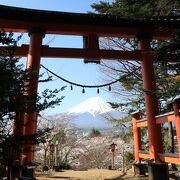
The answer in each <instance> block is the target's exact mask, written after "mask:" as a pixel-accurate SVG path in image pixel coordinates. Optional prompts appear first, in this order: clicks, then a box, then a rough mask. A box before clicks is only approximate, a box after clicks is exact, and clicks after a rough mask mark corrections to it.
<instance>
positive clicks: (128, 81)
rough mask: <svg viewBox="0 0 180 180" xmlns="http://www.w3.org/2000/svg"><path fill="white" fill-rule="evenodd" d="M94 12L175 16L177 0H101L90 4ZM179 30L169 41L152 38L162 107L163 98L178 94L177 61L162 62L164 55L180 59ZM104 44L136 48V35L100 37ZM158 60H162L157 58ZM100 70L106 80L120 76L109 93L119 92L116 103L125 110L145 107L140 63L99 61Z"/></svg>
mask: <svg viewBox="0 0 180 180" xmlns="http://www.w3.org/2000/svg"><path fill="white" fill-rule="evenodd" d="M92 7H93V8H94V10H95V12H97V13H100V14H111V15H118V16H120V17H123V18H131V19H132V18H135V19H142V18H144V17H147V18H148V17H152V16H153V17H154V16H168V15H169V16H170V15H173V16H176V15H178V10H177V9H178V8H180V2H179V1H176V0H175V1H169V0H158V1H147V0H143V1H134V0H114V1H112V2H111V3H109V2H107V1H100V2H99V3H94V4H92ZM179 42H180V41H179V33H177V34H175V35H174V38H173V39H172V40H171V41H153V42H152V44H151V45H152V48H153V49H154V51H155V52H156V57H155V63H154V65H155V71H156V80H157V91H156V92H155V93H156V96H157V98H158V99H159V100H160V101H159V102H160V107H161V111H164V109H165V108H166V103H165V102H166V101H167V99H169V98H173V97H175V96H176V95H178V94H179V92H178V90H179V87H180V80H179V78H178V77H179V74H180V72H179V64H177V63H174V64H172V63H167V62H162V60H165V59H167V58H176V60H177V59H179V48H178V47H179V45H178V44H179ZM101 45H102V46H103V47H104V48H110V49H113V48H114V49H120V50H136V49H137V48H138V46H137V40H136V39H124V38H104V39H101ZM159 60H161V62H159ZM100 69H101V71H102V72H103V73H104V74H105V75H106V76H107V78H109V80H111V79H112V78H113V79H118V78H120V81H119V84H117V85H115V86H114V87H113V88H112V90H113V91H112V93H115V94H117V95H119V96H120V97H121V99H122V102H121V103H120V104H119V105H120V106H121V107H122V109H126V111H128V112H132V111H136V110H138V109H144V106H145V104H144V98H143V93H144V89H143V82H142V75H141V64H140V63H139V62H133V63H132V62H128V61H118V62H102V64H101V66H100Z"/></svg>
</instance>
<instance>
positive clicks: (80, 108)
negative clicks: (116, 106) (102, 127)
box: [68, 97, 112, 116]
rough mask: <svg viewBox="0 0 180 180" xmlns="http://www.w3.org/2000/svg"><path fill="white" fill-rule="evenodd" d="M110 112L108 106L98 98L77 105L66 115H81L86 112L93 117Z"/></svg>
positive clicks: (110, 109)
mask: <svg viewBox="0 0 180 180" xmlns="http://www.w3.org/2000/svg"><path fill="white" fill-rule="evenodd" d="M110 111H112V108H111V106H110V104H108V103H107V102H106V101H105V100H104V99H102V98H100V97H92V98H89V99H87V100H86V101H84V102H82V103H80V104H79V105H77V106H75V107H73V108H71V109H70V110H69V111H68V113H69V114H73V113H76V114H81V113H84V112H88V113H90V114H92V115H93V116H94V115H96V114H104V113H108V112H110Z"/></svg>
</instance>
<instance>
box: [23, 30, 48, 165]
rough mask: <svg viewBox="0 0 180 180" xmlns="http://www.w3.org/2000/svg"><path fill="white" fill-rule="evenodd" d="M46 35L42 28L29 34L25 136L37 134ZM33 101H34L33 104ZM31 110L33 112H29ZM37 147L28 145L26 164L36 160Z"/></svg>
mask: <svg viewBox="0 0 180 180" xmlns="http://www.w3.org/2000/svg"><path fill="white" fill-rule="evenodd" d="M44 35H45V31H44V30H43V29H41V28H32V29H31V30H30V32H29V36H30V45H29V52H28V57H27V64H26V69H27V72H28V73H27V77H26V80H25V86H24V96H26V98H27V101H29V100H30V102H27V103H25V108H27V112H26V113H25V114H24V124H25V132H24V134H23V135H24V136H28V135H30V136H31V135H34V134H36V132H37V113H36V97H37V91H38V79H39V69H40V59H41V48H42V40H43V37H44ZM31 99H33V101H32V102H31ZM28 108H31V109H32V111H28V110H29V109H28ZM34 151H35V145H34V142H30V143H26V144H25V150H24V155H25V156H26V159H25V162H26V164H31V163H32V161H33V160H34Z"/></svg>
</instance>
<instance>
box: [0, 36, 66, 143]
mask: <svg viewBox="0 0 180 180" xmlns="http://www.w3.org/2000/svg"><path fill="white" fill-rule="evenodd" d="M20 38H21V36H19V37H17V39H15V36H14V35H13V33H4V32H0V44H2V45H4V46H5V49H4V50H2V51H1V52H0V142H3V141H4V140H7V139H8V138H12V137H13V134H12V128H13V122H14V119H15V116H17V115H18V114H19V113H22V112H26V113H31V112H32V111H33V112H36V113H37V114H39V113H40V112H41V111H43V110H45V109H47V108H53V107H54V106H55V105H60V103H61V101H62V99H63V98H64V97H63V96H61V97H57V96H56V95H57V94H58V93H60V92H61V91H63V90H64V88H65V87H62V88H60V89H55V90H49V89H46V90H44V91H43V92H42V93H41V94H38V95H37V96H34V97H30V98H29V99H27V97H26V96H25V95H24V92H25V88H24V82H25V79H26V75H27V73H31V71H26V70H24V68H23V65H22V64H20V62H19V58H16V57H15V56H14V53H15V50H16V46H17V42H18V41H19V40H20ZM40 77H41V79H42V75H40ZM49 80H51V78H47V79H43V80H40V82H47V81H49ZM27 101H31V102H35V103H36V107H29V108H28V109H27V108H26V109H24V106H23V105H24V103H25V102H27ZM17 121H18V120H17ZM39 135H43V131H42V130H40V131H39ZM39 135H38V133H37V136H36V137H32V138H35V139H34V140H35V141H37V140H40V137H39ZM24 138H26V137H24ZM27 138H29V137H27Z"/></svg>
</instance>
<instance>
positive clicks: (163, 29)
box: [0, 6, 180, 164]
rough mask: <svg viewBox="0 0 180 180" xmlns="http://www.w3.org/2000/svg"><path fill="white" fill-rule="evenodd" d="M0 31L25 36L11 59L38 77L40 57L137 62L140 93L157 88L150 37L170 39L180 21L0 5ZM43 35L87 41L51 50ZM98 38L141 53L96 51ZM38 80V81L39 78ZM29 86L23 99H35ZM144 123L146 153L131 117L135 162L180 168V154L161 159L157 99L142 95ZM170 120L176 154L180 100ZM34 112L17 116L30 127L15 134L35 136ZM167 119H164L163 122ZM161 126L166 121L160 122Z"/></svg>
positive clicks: (31, 154)
mask: <svg viewBox="0 0 180 180" xmlns="http://www.w3.org/2000/svg"><path fill="white" fill-rule="evenodd" d="M0 28H1V29H2V30H3V31H5V32H23V33H29V36H30V43H29V45H22V46H21V47H17V49H16V52H15V56H17V57H27V67H26V68H27V69H29V68H32V69H33V70H34V71H35V72H36V76H38V75H39V68H40V59H41V57H46V58H84V59H96V60H97V59H107V60H127V61H140V62H141V66H142V76H143V82H144V89H145V90H146V91H147V92H148V91H153V90H155V89H156V82H155V74H154V67H153V52H152V50H151V47H150V43H151V40H152V39H157V40H165V39H171V38H172V34H173V33H174V32H175V31H176V29H178V28H180V19H179V18H175V17H159V18H149V19H143V20H132V19H130V20H129V19H122V18H120V17H117V16H109V15H95V14H77V13H62V12H53V11H42V10H31V9H24V8H15V7H8V6H0ZM46 34H60V35H78V36H82V37H84V36H85V37H86V38H87V39H88V41H87V45H86V48H54V47H49V46H43V45H42V40H43V37H44V36H45V35H46ZM99 37H121V38H135V37H136V38H138V40H139V45H140V49H139V50H136V51H121V50H104V49H103V50H102V49H99ZM3 48H4V47H0V50H1V49H3ZM37 80H38V79H37ZM37 80H36V81H35V80H34V79H32V80H31V82H29V83H30V84H31V85H32V86H31V87H33V91H31V92H27V94H26V95H27V96H31V95H36V94H37V88H38V81H37ZM144 96H145V103H146V114H147V119H146V120H145V121H144V124H145V126H147V127H148V135H149V153H148V156H147V155H146V154H143V153H142V152H141V153H140V152H139V150H140V141H139V132H138V131H139V130H138V127H140V126H143V125H142V123H141V125H139V126H138V123H137V119H138V117H137V114H136V115H134V116H133V122H134V138H135V139H134V143H135V144H134V145H135V158H136V161H137V162H138V163H139V162H140V159H142V158H146V157H148V158H150V159H153V160H154V161H155V162H158V161H159V160H160V159H161V161H163V162H173V163H176V164H180V153H179V155H178V157H176V158H174V157H173V158H166V157H165V158H161V157H160V155H159V153H162V137H161V129H160V124H161V123H157V120H156V119H157V118H156V115H158V102H157V100H156V98H155V97H154V96H153V95H151V94H147V93H146V92H145V93H144ZM175 107H176V108H175V109H176V110H175V112H176V113H175V116H174V120H175V122H176V131H177V141H178V151H179V152H180V118H179V100H178V103H176V106H175ZM166 119H167V118H166ZM36 120H37V114H36V113H35V112H33V113H31V114H28V115H26V116H25V114H24V115H21V121H22V122H23V123H24V124H28V126H21V127H19V126H17V127H16V126H15V128H14V133H19V134H20V135H23V136H25V135H33V134H35V133H36V129H37V128H36V126H37V123H36ZM167 121H168V120H167ZM160 122H164V121H160ZM27 147H28V148H29V149H30V150H32V151H30V152H26V153H25V154H26V156H27V158H26V163H28V164H31V162H32V161H33V160H34V152H33V150H34V144H29V145H26V148H27Z"/></svg>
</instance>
